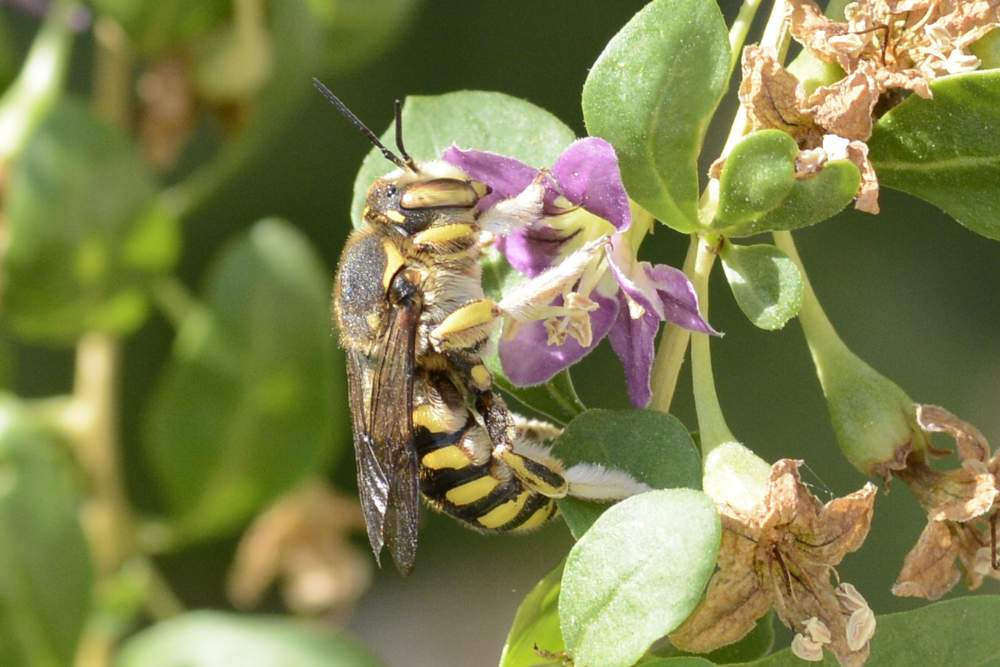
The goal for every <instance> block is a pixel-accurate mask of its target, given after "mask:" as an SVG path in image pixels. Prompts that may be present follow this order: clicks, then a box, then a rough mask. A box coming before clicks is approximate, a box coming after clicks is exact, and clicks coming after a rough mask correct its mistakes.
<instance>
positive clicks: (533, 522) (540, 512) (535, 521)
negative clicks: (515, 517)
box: [514, 500, 552, 531]
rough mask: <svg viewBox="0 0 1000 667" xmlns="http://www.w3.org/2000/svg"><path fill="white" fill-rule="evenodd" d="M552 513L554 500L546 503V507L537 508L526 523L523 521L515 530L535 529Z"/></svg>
mask: <svg viewBox="0 0 1000 667" xmlns="http://www.w3.org/2000/svg"><path fill="white" fill-rule="evenodd" d="M551 514H552V501H551V500H550V501H549V502H548V504H546V505H545V506H544V507H540V508H538V509H537V510H535V513H534V514H532V515H531V516H529V517H528V518H527V519H526V520H525V522H524V523H522V524H521V525H520V526H518V527H517V528H515V529H514V530H515V531H522V530H534V529H535V528H538V527H539V526H541V525H542V524H543V523H545V522H546V521H548V519H549V516H550V515H551Z"/></svg>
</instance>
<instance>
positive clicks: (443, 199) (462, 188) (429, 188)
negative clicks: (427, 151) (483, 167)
mask: <svg viewBox="0 0 1000 667" xmlns="http://www.w3.org/2000/svg"><path fill="white" fill-rule="evenodd" d="M477 201H479V195H477V194H476V191H475V189H474V188H473V187H472V186H471V185H470V184H469V183H467V182H465V181H460V180H458V179H455V178H435V179H433V180H430V181H424V182H422V183H413V184H412V185H409V186H407V188H406V190H404V191H403V196H402V197H400V199H399V205H400V206H402V207H403V208H431V207H434V206H459V207H472V206H475V205H476V202H477Z"/></svg>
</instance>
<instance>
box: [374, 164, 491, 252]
mask: <svg viewBox="0 0 1000 667" xmlns="http://www.w3.org/2000/svg"><path fill="white" fill-rule="evenodd" d="M489 191H490V189H489V187H488V186H487V185H486V184H484V183H481V182H479V181H475V180H472V179H470V178H469V177H468V176H466V174H465V172H463V171H462V170H461V169H458V168H456V167H454V166H452V165H450V164H448V163H446V162H441V161H434V162H425V163H422V164H419V165H418V166H417V169H416V170H415V171H410V170H406V169H397V170H396V171H393V172H391V173H389V174H386V175H385V176H383V177H382V178H380V179H378V180H377V181H375V182H374V183H373V184H372V186H371V188H369V189H368V196H367V208H366V210H365V217H366V218H367V219H368V220H369V221H370V222H373V223H381V224H386V225H390V226H392V227H394V228H395V229H397V230H398V231H400V232H402V233H404V234H407V235H412V234H415V233H418V232H421V231H424V230H425V229H427V228H428V227H430V226H431V225H432V224H434V223H435V222H436V221H438V219H439V218H440V217H441V216H442V215H449V216H453V215H454V213H455V212H456V211H455V210H456V209H458V210H459V211H458V212H462V211H465V210H468V211H471V210H472V209H473V208H474V207H475V206H476V204H477V203H479V200H480V199H481V198H482V197H484V196H486V195H487V194H489Z"/></svg>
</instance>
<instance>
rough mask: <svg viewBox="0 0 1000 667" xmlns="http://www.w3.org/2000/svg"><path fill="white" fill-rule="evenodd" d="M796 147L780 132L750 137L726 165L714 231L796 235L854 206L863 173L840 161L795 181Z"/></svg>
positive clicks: (721, 179) (764, 131)
mask: <svg viewBox="0 0 1000 667" xmlns="http://www.w3.org/2000/svg"><path fill="white" fill-rule="evenodd" d="M798 154H799V149H798V146H797V145H796V144H795V141H794V140H793V139H792V138H791V137H790V136H789V135H787V134H785V133H784V132H781V131H779V130H762V131H760V132H754V133H753V134H750V135H748V136H747V137H746V138H744V139H743V140H742V141H741V142H740V143H738V144H737V145H736V147H735V148H734V149H733V152H732V153H731V154H730V155H729V157H728V158H727V159H726V163H725V165H724V166H723V168H722V174H721V176H720V179H719V181H720V183H719V186H720V191H719V207H718V210H717V211H716V215H715V219H714V220H713V222H712V226H713V227H715V228H716V229H717V230H719V231H720V232H722V233H723V234H725V235H726V236H730V237H737V236H751V235H753V234H761V233H764V232H772V231H779V230H793V229H799V228H800V227H807V226H809V225H814V224H816V223H818V222H822V221H824V220H827V219H829V218H832V217H833V216H834V215H836V214H837V213H839V212H840V211H841V210H842V209H843V208H844V207H845V206H847V205H848V204H849V203H851V200H852V199H854V196H855V195H856V194H857V192H858V186H859V185H860V183H861V172H860V171H858V168H857V167H856V166H854V164H853V163H851V162H849V161H847V160H835V161H833V162H829V163H827V164H826V165H824V167H823V169H821V170H820V171H819V172H818V173H815V174H812V175H809V176H806V177H804V178H796V176H795V160H796V158H797V156H798Z"/></svg>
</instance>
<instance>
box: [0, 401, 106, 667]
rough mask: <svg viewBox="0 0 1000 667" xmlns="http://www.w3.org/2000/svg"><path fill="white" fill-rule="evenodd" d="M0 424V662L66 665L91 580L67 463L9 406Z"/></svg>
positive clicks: (52, 439)
mask: <svg viewBox="0 0 1000 667" xmlns="http://www.w3.org/2000/svg"><path fill="white" fill-rule="evenodd" d="M0 423H2V424H3V426H2V427H0V664H3V665H24V666H25V667H62V666H63V665H70V664H73V655H74V653H75V652H76V644H77V641H78V640H79V637H80V633H81V631H82V629H83V625H84V621H85V620H86V618H87V613H88V610H89V607H90V585H91V576H92V575H91V567H90V556H89V551H88V549H87V543H86V541H85V540H84V536H83V531H82V530H81V528H80V522H79V513H80V505H81V498H80V496H79V493H78V489H77V487H76V484H75V480H74V479H73V475H72V466H71V462H70V461H68V460H67V458H66V456H65V443H63V442H61V441H60V440H59V439H58V438H57V437H56V436H54V435H53V434H52V433H50V432H49V431H47V430H45V429H42V428H40V427H38V426H36V425H34V424H32V423H31V422H30V421H29V420H28V418H27V417H25V416H23V415H22V414H21V413H20V411H19V410H18V409H17V408H16V406H15V405H14V404H13V403H12V402H10V401H4V402H3V403H0Z"/></svg>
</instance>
